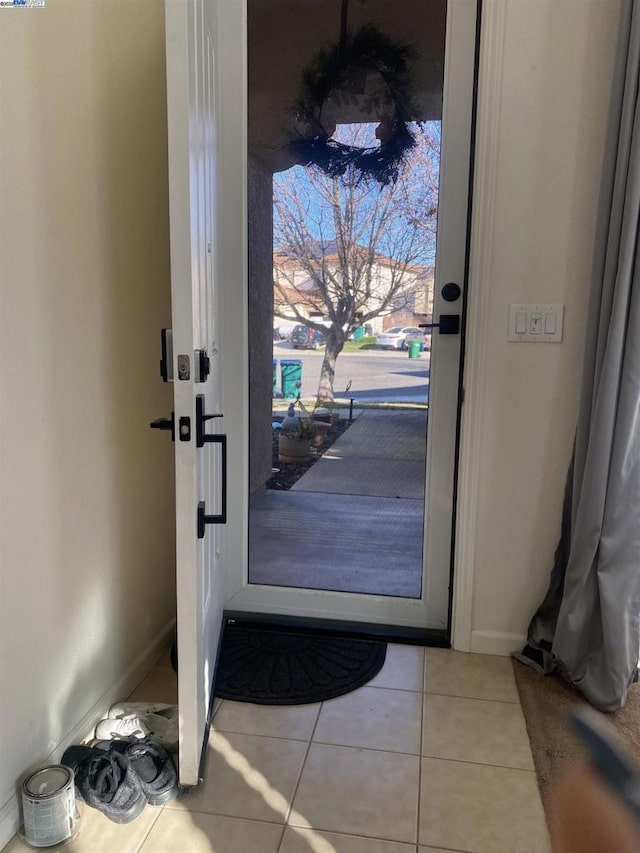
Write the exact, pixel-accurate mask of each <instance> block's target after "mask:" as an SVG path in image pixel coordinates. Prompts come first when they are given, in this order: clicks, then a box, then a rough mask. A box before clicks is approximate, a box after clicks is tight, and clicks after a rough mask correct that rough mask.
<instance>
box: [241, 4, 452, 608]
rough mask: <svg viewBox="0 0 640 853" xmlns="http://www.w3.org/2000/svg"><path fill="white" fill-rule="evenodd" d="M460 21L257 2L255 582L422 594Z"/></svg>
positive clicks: (251, 176)
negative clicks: (443, 163) (440, 227)
mask: <svg viewBox="0 0 640 853" xmlns="http://www.w3.org/2000/svg"><path fill="white" fill-rule="evenodd" d="M445 21H446V2H444V0H437V1H434V2H428V0H407V2H404V3H402V4H401V5H400V6H399V5H398V3H397V2H394V0H366V2H362V0H351V2H350V3H347V2H326V1H325V2H320V0H289V2H286V3H285V2H281V0H249V2H248V64H249V75H248V80H249V91H248V116H249V120H248V149H249V150H248V213H249V227H248V234H249V247H248V257H249V306H248V311H249V379H250V388H249V400H250V449H249V455H250V459H249V463H250V465H249V471H250V473H249V477H250V484H249V485H250V496H251V498H250V510H249V582H250V583H253V584H260V585H265V586H286V587H294V588H304V589H319V590H331V591H340V592H348V593H363V594H368V595H379V596H394V597H402V598H409V599H419V598H420V597H421V595H422V593H423V573H424V559H423V544H424V541H425V530H424V524H425V517H428V514H425V507H426V506H428V501H429V498H430V496H429V495H428V494H427V493H426V487H425V483H426V482H427V479H426V454H427V423H428V418H429V382H430V366H431V356H432V336H431V333H430V330H426V331H425V330H424V329H421V328H420V324H428V323H431V322H433V299H434V280H435V265H436V232H437V223H438V201H439V199H438V195H439V180H440V142H441V120H442V94H443V69H444V47H445ZM409 46H410V47H409ZM322 50H324V51H325V52H324V54H322V53H321V51H322ZM331 51H333V53H331ZM403 63H406V74H405V73H404V71H403V67H404V66H403ZM390 69H392V70H391V71H390ZM393 69H395V71H394V70H393ZM304 81H306V83H307V85H306V88H305V85H304ZM403 117H404V118H406V119H407V124H406V126H405V125H404V124H403V123H402V118H403ZM408 138H411V139H412V143H411V144H410V143H408V142H407V139H408ZM400 153H404V156H402V157H400V156H399V157H398V159H397V160H395V159H394V157H393V156H392V155H393V154H400ZM367 158H368V159H367ZM310 161H312V162H310ZM433 347H434V348H435V347H437V341H436V340H433ZM451 430H452V431H454V430H455V423H452V424H451ZM426 535H427V537H430V536H437V535H438V531H437V530H434V531H429V530H427V531H426Z"/></svg>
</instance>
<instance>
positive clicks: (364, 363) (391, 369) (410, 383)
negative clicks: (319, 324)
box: [273, 342, 430, 403]
mask: <svg viewBox="0 0 640 853" xmlns="http://www.w3.org/2000/svg"><path fill="white" fill-rule="evenodd" d="M323 355H324V350H322V349H320V350H316V351H314V350H299V349H293V347H292V346H291V344H290V343H289V342H282V343H280V344H275V343H274V345H273V357H274V358H276V359H278V360H282V359H299V360H300V361H301V362H302V389H301V393H302V396H303V397H314V396H315V395H316V392H317V390H318V382H319V380H320V368H321V365H322V358H323ZM429 355H430V354H429V352H423V353H421V357H420V358H417V359H411V358H409V357H408V354H407V353H406V352H402V351H395V350H368V351H364V352H343V353H341V354H340V355H339V356H338V359H337V361H336V376H335V382H334V393H335V396H336V397H347V398H349V397H353V398H354V399H355V400H356V401H358V402H363V403H373V402H376V403H381V402H395V403H426V402H427V401H428V397H429ZM278 370H279V367H278ZM279 381H280V380H279V377H278V387H279ZM349 382H350V383H351V387H350V390H349V391H346V388H347V385H348V383H349Z"/></svg>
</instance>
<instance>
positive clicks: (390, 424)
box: [249, 410, 427, 598]
mask: <svg viewBox="0 0 640 853" xmlns="http://www.w3.org/2000/svg"><path fill="white" fill-rule="evenodd" d="M426 418H427V416H426V411H417V412H416V411H396V410H392V411H383V410H365V411H364V412H361V413H360V414H359V415H358V417H357V418H356V419H355V421H354V423H353V424H352V425H351V427H350V428H349V429H348V430H347V431H346V432H345V433H344V434H343V435H342V436H340V438H339V439H338V440H337V441H336V442H335V443H334V444H333V445H332V447H331V448H330V449H329V450H328V451H327V453H325V455H324V456H323V457H322V458H321V459H319V460H318V461H317V462H316V463H315V465H313V466H312V467H311V468H310V469H309V471H307V473H306V474H304V475H303V476H302V477H301V478H300V479H299V480H298V482H297V483H296V484H295V486H293V488H292V489H291V490H290V491H288V492H286V491H283V492H280V491H267V492H265V493H264V494H263V495H262V496H261V497H260V498H258V499H257V500H255V501H254V502H253V503H252V504H251V509H250V517H249V534H250V535H249V551H250V554H249V566H250V580H251V582H252V583H262V584H269V585H277V586H293V587H303V588H307V589H331V590H339V591H345V592H360V593H370V594H376V595H397V596H403V597H408V598H417V597H419V596H420V592H421V577H422V535H423V534H422V531H423V515H424V479H425V477H424V466H425V448H426Z"/></svg>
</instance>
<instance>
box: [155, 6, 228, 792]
mask: <svg viewBox="0 0 640 853" xmlns="http://www.w3.org/2000/svg"><path fill="white" fill-rule="evenodd" d="M216 6H217V4H216V0H166V3H165V20H166V45H167V116H168V139H169V199H170V234H171V305H172V324H173V360H174V386H173V387H174V410H175V469H176V534H177V548H176V582H177V610H178V613H177V625H178V701H179V705H180V752H179V772H180V783H181V784H182V785H196V784H197V783H198V780H199V778H198V777H199V766H200V759H201V753H202V748H203V739H204V737H205V733H206V730H207V722H208V713H209V707H210V703H211V688H212V679H213V675H214V668H215V662H216V656H217V646H218V641H219V636H220V631H221V625H222V605H223V598H222V596H223V591H222V576H221V569H220V548H221V537H222V531H223V529H224V528H223V527H222V526H220V525H219V524H210V525H209V524H208V525H206V526H205V528H204V531H201V532H200V535H199V534H198V529H197V512H198V507H199V505H200V506H204V509H205V512H206V515H207V516H215V515H218V514H220V513H221V509H220V505H221V500H222V497H221V489H222V477H221V465H222V462H221V453H222V452H223V449H224V448H223V446H222V445H221V444H219V443H216V444H213V443H209V442H207V443H205V444H204V446H202V447H198V446H197V443H196V432H197V423H196V396H197V395H201V396H202V397H203V400H202V402H203V410H204V411H205V412H206V413H207V414H220V394H221V391H220V378H219V374H220V369H219V353H218V352H217V350H218V349H219V345H218V340H217V338H218V330H217V322H218V321H217V288H218V270H217V264H218V238H217V232H216V210H217V206H218V201H217V172H218V169H217V145H216V67H215V66H216V50H215V45H216V37H217V36H216V33H217V24H216V12H217V9H216ZM201 351H203V352H206V354H207V355H208V357H209V358H210V359H211V361H210V373H209V374H208V376H207V375H206V370H205V371H204V372H203V371H202V370H201V365H200V359H199V353H200V352H201ZM218 424H219V420H218V419H215V420H212V421H208V422H207V424H206V431H207V432H208V433H211V432H212V431H215V430H216V429H218ZM202 533H204V535H202Z"/></svg>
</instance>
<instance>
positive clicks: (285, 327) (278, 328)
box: [273, 318, 298, 341]
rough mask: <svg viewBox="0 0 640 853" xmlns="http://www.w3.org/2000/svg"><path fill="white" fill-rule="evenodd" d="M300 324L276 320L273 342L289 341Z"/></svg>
mask: <svg viewBox="0 0 640 853" xmlns="http://www.w3.org/2000/svg"><path fill="white" fill-rule="evenodd" d="M297 325H298V324H297V323H295V322H292V321H291V320H280V319H278V318H276V319H275V320H274V323H273V340H274V341H288V340H290V338H291V333H292V332H293V330H294V329H295V327H296V326H297Z"/></svg>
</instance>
